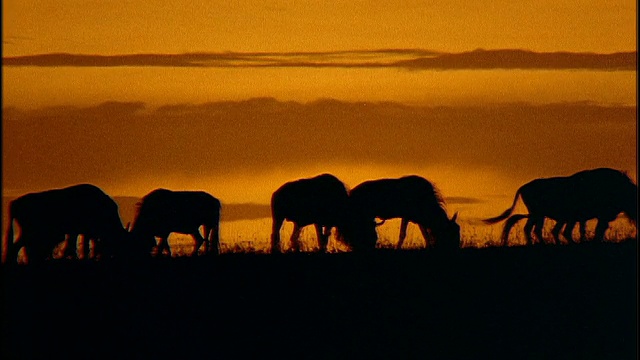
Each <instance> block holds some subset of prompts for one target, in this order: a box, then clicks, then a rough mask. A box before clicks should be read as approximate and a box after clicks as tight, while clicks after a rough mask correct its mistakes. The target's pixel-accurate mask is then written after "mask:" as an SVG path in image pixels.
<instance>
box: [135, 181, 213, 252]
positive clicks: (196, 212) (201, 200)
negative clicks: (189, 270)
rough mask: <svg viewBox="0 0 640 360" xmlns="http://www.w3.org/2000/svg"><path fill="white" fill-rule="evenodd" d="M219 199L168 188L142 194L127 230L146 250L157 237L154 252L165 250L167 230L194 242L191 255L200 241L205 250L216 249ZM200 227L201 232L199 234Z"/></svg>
mask: <svg viewBox="0 0 640 360" xmlns="http://www.w3.org/2000/svg"><path fill="white" fill-rule="evenodd" d="M220 208H221V205H220V201H219V200H218V199H216V198H215V197H213V196H211V195H210V194H208V193H206V192H203V191H171V190H167V189H156V190H153V191H152V192H150V193H149V194H147V195H145V196H144V197H143V198H142V201H141V202H140V203H139V205H138V211H137V214H136V216H135V219H134V221H133V224H132V226H131V228H130V229H129V231H130V234H131V237H132V238H133V241H135V242H138V243H139V244H144V246H146V248H147V249H148V250H149V251H150V250H151V249H152V248H153V247H154V246H155V245H156V242H155V237H156V236H157V237H159V238H160V240H159V242H158V244H157V245H158V255H162V252H163V250H165V249H166V250H167V251H168V252H169V253H170V252H171V249H170V248H169V242H168V237H169V235H170V234H171V233H173V232H175V233H181V234H190V235H191V236H192V237H193V239H194V240H195V241H196V246H195V248H194V250H193V253H192V254H191V255H192V256H193V255H197V254H198V250H199V249H200V246H202V244H203V243H204V246H205V253H213V254H215V255H217V254H219V252H220V233H219V232H220ZM200 226H202V227H203V233H204V237H203V235H201V234H200Z"/></svg>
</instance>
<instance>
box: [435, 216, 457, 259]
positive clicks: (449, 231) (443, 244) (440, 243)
mask: <svg viewBox="0 0 640 360" xmlns="http://www.w3.org/2000/svg"><path fill="white" fill-rule="evenodd" d="M457 219H458V213H457V212H456V213H455V214H453V216H452V217H451V219H447V220H445V221H443V222H441V223H439V225H438V226H434V228H433V230H432V231H433V236H434V237H435V239H436V244H435V246H436V248H440V249H449V250H451V249H457V248H459V247H460V225H459V224H458V223H457V222H456V220H457Z"/></svg>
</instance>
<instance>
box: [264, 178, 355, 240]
mask: <svg viewBox="0 0 640 360" xmlns="http://www.w3.org/2000/svg"><path fill="white" fill-rule="evenodd" d="M347 202H348V194H347V189H346V188H345V186H344V184H343V183H342V181H340V180H339V179H338V178H336V177H335V176H333V175H330V174H322V175H318V176H316V177H313V178H310V179H299V180H295V181H291V182H288V183H285V184H284V185H282V186H281V187H280V188H278V190H276V191H275V192H274V193H273V195H272V196H271V216H272V220H273V226H272V229H271V252H272V253H279V252H281V249H280V228H281V227H282V223H283V222H284V221H285V220H289V221H291V222H293V233H292V234H291V244H292V248H293V251H299V250H300V246H299V243H298V238H299V237H300V231H301V229H302V228H303V227H305V226H307V225H311V224H313V225H315V228H316V233H317V234H318V242H319V243H320V251H322V252H324V251H326V250H327V244H328V243H329V235H331V228H333V227H335V228H336V230H337V233H338V234H337V235H338V237H341V234H342V230H343V227H344V224H345V221H346V210H347Z"/></svg>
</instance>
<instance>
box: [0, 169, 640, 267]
mask: <svg viewBox="0 0 640 360" xmlns="http://www.w3.org/2000/svg"><path fill="white" fill-rule="evenodd" d="M518 198H521V199H522V202H523V203H524V205H525V206H526V207H527V209H528V214H513V215H512V213H513V210H514V208H515V206H516V204H517V202H518ZM637 198H638V187H637V185H636V184H635V183H634V182H633V181H632V180H631V179H630V178H629V177H628V176H627V175H626V174H625V173H624V172H621V171H618V170H614V169H609V168H598V169H593V170H584V171H580V172H578V173H575V174H573V175H571V176H566V177H552V178H540V179H535V180H533V181H531V182H529V183H526V184H525V185H523V186H521V187H520V188H519V189H518V191H517V192H516V194H515V198H514V201H513V205H512V206H511V208H509V209H507V210H506V211H505V212H504V213H502V214H501V215H499V216H497V217H494V218H491V219H486V220H484V221H485V222H486V223H488V224H494V223H497V222H500V221H503V220H506V223H505V226H504V230H503V232H502V241H503V243H504V244H505V245H506V244H507V238H508V235H509V231H510V229H511V228H512V227H513V226H514V224H515V223H516V222H518V221H520V220H522V219H525V218H526V219H527V222H526V225H525V226H524V231H525V234H526V239H527V243H528V244H533V242H534V237H533V235H535V237H536V238H537V241H538V242H539V243H543V241H542V228H543V225H544V221H545V219H546V218H549V219H553V220H555V221H556V225H555V227H554V228H553V230H552V235H553V237H554V240H555V241H556V242H558V237H559V234H560V232H561V231H562V229H563V228H564V231H563V232H562V234H563V235H564V237H565V238H567V239H568V240H569V241H570V242H573V243H575V242H576V241H575V240H574V239H573V237H572V236H573V235H572V232H573V229H574V227H575V225H576V224H579V225H580V241H583V240H585V223H586V221H588V220H591V219H597V225H596V230H595V236H594V240H595V241H602V240H604V234H605V231H606V230H607V228H608V227H609V223H610V222H611V221H613V220H614V219H616V218H617V216H618V215H619V214H621V213H624V214H625V215H626V216H627V217H628V218H629V219H630V220H631V221H632V222H633V224H634V225H635V224H636V223H637V216H638V215H637ZM220 210H221V204H220V201H219V200H218V199H216V198H215V197H213V196H212V195H210V194H208V193H206V192H202V191H170V190H166V189H157V190H154V191H152V192H150V193H149V194H147V195H146V196H144V197H143V198H142V200H141V201H140V202H139V203H138V208H137V213H136V216H135V219H134V221H133V223H132V224H127V226H126V227H125V226H123V224H122V221H121V219H120V216H119V212H118V205H117V204H116V202H115V201H114V200H113V199H112V198H111V197H110V196H108V195H107V194H105V193H104V192H103V191H102V190H101V189H99V188H98V187H96V186H94V185H90V184H81V185H75V186H70V187H67V188H63V189H55V190H48V191H44V192H38V193H30V194H26V195H23V196H21V197H19V198H17V199H15V200H13V201H11V203H10V204H9V209H8V217H9V225H8V228H7V236H6V243H7V254H6V257H5V261H6V262H7V263H9V264H10V263H17V262H18V254H19V251H20V250H21V249H22V248H24V251H25V252H26V255H27V259H28V262H29V263H37V262H41V261H44V260H47V259H50V258H52V257H53V251H54V249H55V248H56V247H57V246H58V245H59V244H60V243H62V242H64V241H67V245H66V247H65V250H64V256H65V257H77V248H76V240H77V239H78V236H79V235H82V236H83V239H84V241H85V242H87V241H89V239H91V240H93V242H94V258H105V257H106V258H126V259H133V258H144V257H150V256H152V254H153V253H154V252H153V251H152V250H153V249H154V248H156V250H157V251H155V254H156V256H157V255H158V254H160V255H162V254H163V253H164V250H167V251H168V252H169V253H170V249H169V243H168V236H169V234H171V233H182V234H190V235H191V236H193V238H194V239H195V242H196V246H195V248H194V251H193V254H192V255H197V254H198V252H199V250H200V247H202V246H204V249H203V250H204V251H203V253H205V254H213V255H215V254H219V252H220V238H219V224H220ZM271 213H272V219H273V227H272V232H271V252H272V253H280V252H281V251H282V250H281V246H280V229H281V227H282V224H283V222H284V221H285V220H288V221H291V222H293V224H294V228H293V233H292V235H291V243H292V247H291V250H292V251H298V250H299V244H298V238H299V235H300V230H301V228H303V227H305V226H308V225H314V226H315V229H316V232H317V236H318V241H319V243H320V251H322V252H324V251H326V250H327V244H328V241H329V236H330V234H331V231H332V229H333V228H335V229H336V231H335V234H336V236H337V237H338V238H339V239H340V240H341V241H342V242H344V243H346V244H348V245H349V247H350V248H351V250H352V251H354V252H363V251H370V250H372V249H375V245H376V241H377V231H376V227H377V226H379V225H381V224H382V223H384V221H385V220H387V219H392V218H400V219H402V222H401V227H400V238H399V242H398V244H397V247H398V248H400V247H401V246H402V244H403V241H404V239H405V237H406V230H407V225H408V223H409V222H413V223H415V224H417V225H418V226H419V228H420V230H421V232H422V235H423V237H424V238H425V242H426V244H427V247H428V248H430V247H433V248H436V249H444V250H454V249H457V248H459V247H460V226H459V225H458V223H457V222H456V219H457V213H456V214H454V215H453V216H452V217H451V218H449V216H448V215H447V212H446V209H445V203H444V200H443V198H442V196H441V195H440V193H439V191H438V190H437V189H436V188H435V187H434V186H433V184H431V182H429V181H428V180H426V179H424V178H422V177H420V176H405V177H401V178H397V179H380V180H372V181H366V182H363V183H361V184H360V185H358V186H356V187H355V188H353V189H351V190H347V188H346V187H345V185H344V183H343V182H342V181H340V180H339V179H338V178H336V177H335V176H333V175H330V174H322V175H319V176H316V177H313V178H308V179H299V180H295V181H291V182H288V183H285V184H284V185H282V186H281V187H280V188H278V189H277V190H276V191H275V192H274V193H273V195H272V197H271ZM14 223H17V224H18V225H19V228H20V231H19V234H18V235H19V236H18V237H17V239H14V227H15V225H14ZM200 227H202V228H203V234H201V233H200ZM203 235H204V236H203ZM156 238H159V240H158V241H157V240H156ZM88 249H89V246H88V245H86V244H85V246H84V251H85V254H84V256H83V258H88Z"/></svg>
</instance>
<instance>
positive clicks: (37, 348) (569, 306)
mask: <svg viewBox="0 0 640 360" xmlns="http://www.w3.org/2000/svg"><path fill="white" fill-rule="evenodd" d="M2 270H3V274H2V275H3V286H2V288H3V294H2V297H3V299H2V300H3V303H2V307H3V308H2V325H3V326H2V354H1V356H2V358H3V359H14V358H69V357H73V358H87V359H93V358H117V359H121V358H141V359H146V358H158V357H159V358H171V357H174V358H177V359H184V358H222V359H228V358H252V359H262V358H270V357H272V356H278V357H280V358H296V359H307V358H310V359H333V358H358V359H359V358H366V359H371V358H386V359H404V358H414V357H418V358H425V359H426V358H428V359H434V358H442V359H457V358H467V359H483V358H486V359H495V358H511V359H574V358H576V359H577V358H580V359H635V358H636V345H637V340H636V337H637V327H636V326H637V275H636V271H637V240H630V241H626V242H623V243H619V244H613V243H605V244H590V243H588V244H581V245H576V246H546V247H512V248H487V249H463V250H461V251H459V252H458V253H455V254H446V253H438V252H437V251H398V252H394V251H384V250H381V251H376V252H374V253H372V254H367V255H358V254H352V253H343V254H295V255H281V256H271V255H246V254H223V255H221V256H219V257H217V258H205V257H201V258H193V259H192V258H177V259H153V260H149V261H145V262H138V263H118V262H106V261H103V262H80V261H64V260H63V261H54V262H50V263H48V264H45V265H43V266H41V267H33V266H18V267H15V268H7V267H3V269H2Z"/></svg>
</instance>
